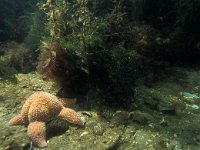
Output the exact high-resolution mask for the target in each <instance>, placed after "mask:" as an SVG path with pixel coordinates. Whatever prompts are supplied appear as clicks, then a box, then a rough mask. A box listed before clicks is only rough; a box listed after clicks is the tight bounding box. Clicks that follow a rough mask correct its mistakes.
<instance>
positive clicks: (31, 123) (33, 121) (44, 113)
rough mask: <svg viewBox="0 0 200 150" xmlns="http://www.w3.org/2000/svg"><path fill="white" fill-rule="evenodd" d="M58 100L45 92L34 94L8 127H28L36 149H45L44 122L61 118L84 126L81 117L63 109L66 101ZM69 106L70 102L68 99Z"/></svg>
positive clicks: (71, 110) (67, 109)
mask: <svg viewBox="0 0 200 150" xmlns="http://www.w3.org/2000/svg"><path fill="white" fill-rule="evenodd" d="M63 101H64V100H63V99H62V100H59V99H58V98H57V97H56V96H54V95H52V94H50V93H47V92H35V93H34V94H32V95H31V96H30V97H29V98H28V99H27V101H26V102H25V104H24V105H23V107H22V110H21V113H20V114H19V115H17V116H15V117H14V118H12V119H11V120H10V121H9V125H23V124H25V125H26V124H27V125H28V130H27V133H28V136H29V138H30V139H31V141H32V142H33V144H34V145H35V146H37V147H46V146H47V142H46V122H48V121H49V120H51V119H53V118H54V117H57V116H58V117H61V118H62V119H65V120H67V121H68V122H70V123H72V124H77V125H84V121H83V120H82V119H81V117H80V116H79V115H78V114H77V113H76V112H75V111H74V110H73V109H70V108H66V107H64V104H65V105H67V101H64V103H63ZM69 104H72V100H71V99H69Z"/></svg>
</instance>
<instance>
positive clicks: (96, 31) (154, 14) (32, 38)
mask: <svg viewBox="0 0 200 150" xmlns="http://www.w3.org/2000/svg"><path fill="white" fill-rule="evenodd" d="M0 6H1V8H2V9H1V10H0V11H1V12H2V13H0V14H1V15H0V18H1V20H0V22H1V24H0V32H1V35H2V36H1V37H0V38H1V39H0V41H1V42H5V41H7V42H10V41H12V40H14V41H18V42H19V41H20V42H23V43H24V44H25V47H26V49H27V51H23V50H21V51H20V50H16V51H13V52H8V51H4V50H2V49H0V55H1V58H2V59H3V64H5V66H6V65H8V66H9V67H11V68H14V69H15V70H17V71H18V72H30V71H33V70H34V67H35V66H36V63H38V66H37V70H38V72H39V73H40V74H42V75H43V76H44V78H45V79H47V80H52V81H54V82H55V83H56V84H57V85H59V87H60V91H59V93H58V95H60V96H68V97H77V96H84V95H87V92H89V91H90V90H93V91H95V92H96V93H97V95H99V96H100V97H102V98H101V99H102V103H108V105H113V104H114V103H116V105H120V106H122V105H124V106H128V105H129V102H130V101H131V100H133V99H134V98H133V97H134V92H133V91H134V87H135V85H136V84H138V83H139V82H140V81H141V80H143V78H144V79H145V81H144V82H146V83H147V84H149V83H151V82H153V81H156V80H157V78H159V76H160V75H158V74H159V73H160V72H162V70H165V68H167V67H168V66H170V65H176V64H184V63H193V62H198V57H199V56H200V53H199V49H200V46H199V45H200V36H199V35H200V34H199V31H200V22H199V21H198V20H199V19H198V18H199V14H200V13H199V10H200V2H199V1H198V0H181V1H180V0H168V1H159V0H59V1H57V0H47V1H45V0H44V1H31V0H28V1H26V2H25V1H24V0H22V1H20V2H18V1H16V0H12V1H9V2H8V1H5V0H2V1H1V2H0ZM8 8H9V9H8ZM16 12H17V13H16ZM11 53H12V54H11ZM8 54H9V57H8ZM38 55H39V57H38ZM29 56H32V57H31V58H32V59H30V57H29ZM37 57H38V58H39V59H38V60H37ZM5 60H6V61H5ZM30 60H31V61H30ZM37 61H38V62H37ZM24 62H26V63H24ZM26 64H27V66H28V64H29V66H31V67H27V66H26ZM0 71H1V72H5V69H4V67H3V65H1V67H0ZM156 74H157V75H156ZM154 76H155V77H154ZM147 78H148V79H147ZM150 80H152V81H150Z"/></svg>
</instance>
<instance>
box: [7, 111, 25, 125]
mask: <svg viewBox="0 0 200 150" xmlns="http://www.w3.org/2000/svg"><path fill="white" fill-rule="evenodd" d="M23 124H25V121H24V118H23V117H22V115H21V114H18V115H17V116H15V117H14V118H12V119H11V120H10V121H9V125H11V126H16V125H23Z"/></svg>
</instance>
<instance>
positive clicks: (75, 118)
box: [58, 107, 84, 126]
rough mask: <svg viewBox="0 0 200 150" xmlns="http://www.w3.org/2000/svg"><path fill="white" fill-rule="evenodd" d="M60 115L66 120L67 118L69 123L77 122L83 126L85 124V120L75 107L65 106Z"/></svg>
mask: <svg viewBox="0 0 200 150" xmlns="http://www.w3.org/2000/svg"><path fill="white" fill-rule="evenodd" d="M58 116H59V117H61V118H62V119H64V120H67V121H68V122H69V123H72V124H77V125H81V126H83V125H84V121H83V120H82V119H81V117H80V116H79V115H78V114H77V113H76V112H75V111H74V110H73V109H70V108H65V107H64V108H63V109H62V110H61V112H60V113H59V115H58Z"/></svg>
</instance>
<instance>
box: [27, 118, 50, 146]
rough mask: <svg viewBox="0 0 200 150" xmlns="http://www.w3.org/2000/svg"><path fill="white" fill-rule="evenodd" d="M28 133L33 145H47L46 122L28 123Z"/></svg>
mask: <svg viewBox="0 0 200 150" xmlns="http://www.w3.org/2000/svg"><path fill="white" fill-rule="evenodd" d="M27 133H28V136H29V138H30V139H31V141H32V142H33V145H34V146H36V147H46V146H47V142H46V125H45V123H44V122H39V121H35V122H31V123H30V124H29V125H28V129H27Z"/></svg>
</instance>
